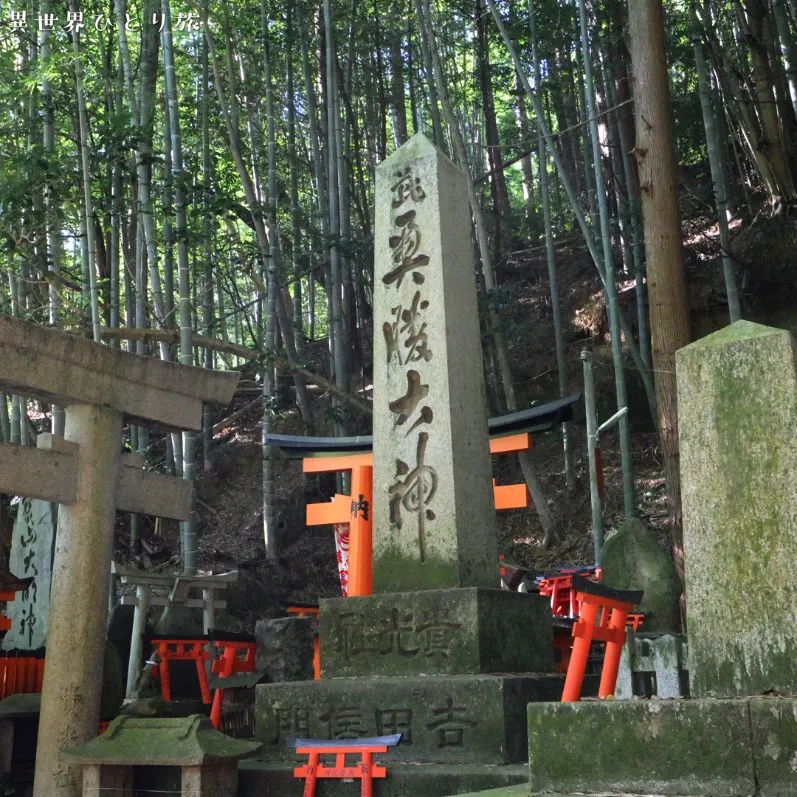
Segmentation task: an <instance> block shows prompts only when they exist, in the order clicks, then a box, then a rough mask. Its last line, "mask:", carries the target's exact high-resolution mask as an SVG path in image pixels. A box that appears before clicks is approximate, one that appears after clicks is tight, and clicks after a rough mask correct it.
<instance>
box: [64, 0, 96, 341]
mask: <svg viewBox="0 0 797 797" xmlns="http://www.w3.org/2000/svg"><path fill="white" fill-rule="evenodd" d="M70 8H71V9H72V11H73V12H74V11H75V10H76V8H77V7H76V5H75V3H74V2H70ZM72 49H73V52H74V54H75V87H76V90H77V111H78V130H79V137H78V142H79V146H80V163H81V177H82V185H83V218H84V220H85V231H86V255H87V261H88V277H89V279H88V285H89V292H90V301H91V328H92V337H93V338H94V341H95V343H100V326H101V322H100V305H99V291H98V288H97V271H96V269H95V267H94V253H95V248H94V224H93V221H92V220H93V217H94V202H93V199H92V196H91V154H90V152H89V115H88V113H87V111H86V95H85V92H84V90H83V66H82V64H81V56H80V39H79V33H78V32H77V31H75V32H74V33H73V34H72Z"/></svg>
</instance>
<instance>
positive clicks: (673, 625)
mask: <svg viewBox="0 0 797 797" xmlns="http://www.w3.org/2000/svg"><path fill="white" fill-rule="evenodd" d="M601 571H602V576H601V580H602V582H603V583H604V584H606V585H607V586H609V587H613V588H614V589H620V590H638V589H641V590H643V592H644V595H643V596H642V602H641V603H640V604H639V609H640V610H641V611H643V612H645V613H646V614H647V617H646V618H645V624H644V626H643V629H642V630H643V631H678V630H680V627H681V611H680V605H679V600H680V596H681V581H680V579H679V578H678V573H677V571H676V569H675V564H674V563H673V560H672V557H671V556H670V555H669V554H668V553H667V551H665V550H664V548H662V547H661V545H659V543H658V541H657V540H656V538H655V537H654V536H653V534H652V532H651V531H650V530H649V529H648V528H647V526H645V524H644V523H643V522H642V521H641V520H638V519H637V518H630V519H629V520H626V521H624V522H623V523H622V525H621V526H620V528H619V529H618V530H617V533H616V534H614V535H612V536H611V537H609V539H608V540H606V543H605V544H604V546H603V550H602V551H601Z"/></svg>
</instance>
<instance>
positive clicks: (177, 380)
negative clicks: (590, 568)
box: [0, 316, 239, 797]
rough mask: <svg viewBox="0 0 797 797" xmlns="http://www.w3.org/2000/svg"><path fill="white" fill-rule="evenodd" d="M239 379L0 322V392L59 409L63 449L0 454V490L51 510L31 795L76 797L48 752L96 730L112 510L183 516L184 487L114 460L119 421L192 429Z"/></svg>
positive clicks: (74, 778)
mask: <svg viewBox="0 0 797 797" xmlns="http://www.w3.org/2000/svg"><path fill="white" fill-rule="evenodd" d="M238 378H239V375H238V374H237V373H234V372H226V373H225V372H218V371H209V370H205V369H203V368H193V367H190V366H183V365H177V364H175V363H167V362H162V361H160V360H156V359H154V358H151V357H142V356H139V355H135V354H128V353H127V352H122V351H119V350H116V349H110V348H107V347H104V346H100V345H98V344H96V343H93V342H91V341H88V340H85V339H84V338H81V337H77V336H74V335H69V334H66V333H63V332H56V331H50V330H47V329H44V328H42V327H39V326H36V325H35V324H30V323H27V322H24V321H19V320H17V319H13V318H9V317H7V316H2V317H0V387H2V389H4V390H9V391H12V392H15V393H19V394H21V395H25V396H32V397H35V398H40V399H43V400H45V401H51V402H53V403H57V404H59V405H61V406H63V407H65V408H66V428H65V439H64V440H60V439H57V438H53V437H52V436H51V435H42V436H40V439H39V440H38V441H37V443H38V444H39V445H38V446H37V448H27V447H22V446H16V445H12V444H8V443H5V444H0V492H4V493H13V494H16V495H22V496H27V497H33V498H42V499H44V500H48V501H53V502H57V503H59V504H61V507H60V510H59V512H58V531H57V534H56V544H55V556H54V560H53V575H52V588H51V600H50V615H49V620H48V633H47V658H46V664H45V670H44V686H43V689H42V701H41V715H40V722H39V738H38V745H37V754H36V775H35V784H34V797H79V795H80V791H81V785H80V784H81V779H80V772H79V771H73V768H71V767H70V766H69V765H68V764H66V763H64V762H62V761H60V760H59V757H58V751H59V750H60V749H61V748H62V747H65V746H72V745H75V744H79V743H81V742H84V741H86V740H87V739H89V738H91V737H92V736H94V735H95V734H96V732H97V723H98V720H99V707H100V690H101V681H102V678H101V673H102V663H103V651H104V645H105V635H106V626H107V618H108V586H109V580H110V567H111V557H112V552H113V523H114V513H115V511H116V510H117V509H121V510H127V511H131V512H140V513H143V514H157V515H161V516H165V517H185V516H186V513H187V511H188V510H190V485H187V484H185V483H183V482H182V480H180V479H175V478H174V477H169V476H163V475H159V474H153V473H147V472H145V471H143V470H141V469H139V468H135V467H131V466H130V462H129V460H128V461H126V460H125V458H124V457H123V456H122V454H121V451H120V449H121V435H122V422H123V420H124V419H128V420H130V421H133V422H135V423H137V424H141V425H148V426H159V427H162V428H166V429H172V430H175V429H187V430H199V429H200V428H201V425H202V403H203V402H206V401H207V402H212V403H217V404H227V403H229V401H230V400H231V399H232V396H233V393H234V391H235V387H236V385H237V383H238Z"/></svg>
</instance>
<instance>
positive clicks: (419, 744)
mask: <svg viewBox="0 0 797 797" xmlns="http://www.w3.org/2000/svg"><path fill="white" fill-rule="evenodd" d="M561 691H562V678H561V676H556V675H538V676H498V675H450V676H433V675H429V676H422V677H409V678H330V679H322V680H320V681H310V682H303V683H295V682H286V683H278V684H259V685H258V686H257V687H255V694H256V698H255V734H256V736H257V739H258V741H261V742H263V745H264V747H263V752H262V755H261V757H264V758H271V759H275V758H278V759H292V758H293V755H294V753H293V749H292V748H288V747H286V745H285V739H286V738H289V737H296V736H298V737H311V738H316V739H352V738H357V737H363V736H382V735H386V734H392V733H401V734H403V736H402V740H401V741H400V742H399V744H398V745H397V746H396V747H395V748H392V749H391V751H390V760H391V761H429V762H437V763H471V764H475V763H481V764H509V763H515V762H520V761H524V760H525V758H526V719H525V718H526V704H527V703H529V702H530V701H533V700H550V699H555V698H556V697H558V696H559V695H560V694H561Z"/></svg>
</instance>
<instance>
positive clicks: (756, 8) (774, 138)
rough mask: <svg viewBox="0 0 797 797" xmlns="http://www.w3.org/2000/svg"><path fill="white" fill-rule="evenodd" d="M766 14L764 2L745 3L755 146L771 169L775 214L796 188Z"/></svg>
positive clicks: (758, 0) (745, 26)
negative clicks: (777, 94)
mask: <svg viewBox="0 0 797 797" xmlns="http://www.w3.org/2000/svg"><path fill="white" fill-rule="evenodd" d="M767 11H768V8H767V5H766V0H745V2H744V17H743V20H742V21H743V24H744V28H743V30H744V35H745V39H746V40H747V44H748V46H749V48H750V56H751V59H752V70H753V71H752V78H753V86H754V90H755V97H756V101H757V105H758V115H759V119H760V120H761V135H762V139H761V140H760V141H759V142H758V145H757V146H758V147H759V148H761V149H763V150H764V151H765V152H766V154H767V159H768V160H769V163H770V166H771V167H772V173H773V176H774V178H775V181H776V188H777V193H776V194H775V196H773V197H772V205H773V210H774V211H775V212H780V211H781V210H784V209H785V207H786V206H788V205H789V204H791V203H792V202H794V200H795V185H794V179H793V174H792V172H791V168H790V166H789V160H788V157H787V154H786V152H787V147H786V142H785V141H784V131H783V128H782V127H781V124H780V120H779V119H778V106H777V102H776V99H775V82H774V76H773V70H772V65H771V63H770V60H769V51H768V49H767V46H766V39H765V35H764V18H765V16H766V14H767Z"/></svg>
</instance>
